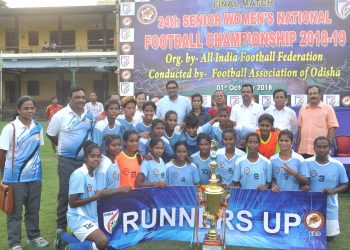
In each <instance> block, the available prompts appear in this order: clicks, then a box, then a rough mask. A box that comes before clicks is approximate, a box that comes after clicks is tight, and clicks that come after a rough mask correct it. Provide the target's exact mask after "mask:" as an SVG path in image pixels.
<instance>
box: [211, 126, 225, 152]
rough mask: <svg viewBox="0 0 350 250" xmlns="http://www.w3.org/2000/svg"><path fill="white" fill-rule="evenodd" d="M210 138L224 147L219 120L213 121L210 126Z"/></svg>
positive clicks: (220, 146)
mask: <svg viewBox="0 0 350 250" xmlns="http://www.w3.org/2000/svg"><path fill="white" fill-rule="evenodd" d="M211 138H212V139H213V140H215V141H217V142H218V143H219V148H223V147H224V143H223V142H222V130H221V128H220V125H219V122H215V123H214V124H213V126H212V131H211Z"/></svg>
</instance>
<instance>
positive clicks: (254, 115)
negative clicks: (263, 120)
mask: <svg viewBox="0 0 350 250" xmlns="http://www.w3.org/2000/svg"><path fill="white" fill-rule="evenodd" d="M253 91H254V90H253V85H251V84H243V85H242V88H241V93H242V101H243V103H242V104H239V105H236V106H233V107H232V110H231V115H230V120H231V121H233V122H234V124H235V129H236V131H237V141H240V140H242V139H243V138H244V136H245V135H246V134H247V133H249V132H252V131H255V130H256V129H257V127H258V118H259V116H260V115H262V114H263V113H264V108H263V106H262V105H260V104H258V103H256V102H254V97H253Z"/></svg>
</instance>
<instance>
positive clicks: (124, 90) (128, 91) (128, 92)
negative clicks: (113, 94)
mask: <svg viewBox="0 0 350 250" xmlns="http://www.w3.org/2000/svg"><path fill="white" fill-rule="evenodd" d="M119 86H120V89H119V92H120V95H122V96H133V95H134V83H133V82H121V83H120V85H119Z"/></svg>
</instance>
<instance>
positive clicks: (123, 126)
mask: <svg viewBox="0 0 350 250" xmlns="http://www.w3.org/2000/svg"><path fill="white" fill-rule="evenodd" d="M117 120H118V121H119V123H120V130H121V134H122V135H123V134H124V133H125V131H126V130H130V129H133V130H135V124H134V122H131V123H130V122H128V121H127V120H125V118H120V117H118V118H117ZM121 138H123V137H121Z"/></svg>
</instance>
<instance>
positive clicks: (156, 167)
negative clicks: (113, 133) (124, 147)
mask: <svg viewBox="0 0 350 250" xmlns="http://www.w3.org/2000/svg"><path fill="white" fill-rule="evenodd" d="M149 147H150V155H151V156H152V160H144V161H143V162H142V164H141V170H140V173H139V174H138V175H137V177H136V187H154V186H156V187H164V186H166V183H165V181H166V180H165V165H164V161H163V159H162V158H161V156H162V154H163V152H164V142H163V140H162V139H161V138H158V137H154V138H152V139H151V141H150V143H149Z"/></svg>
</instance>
